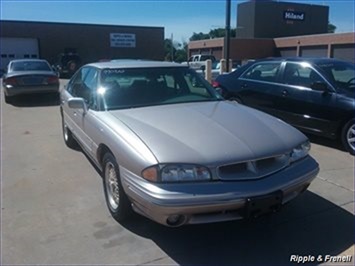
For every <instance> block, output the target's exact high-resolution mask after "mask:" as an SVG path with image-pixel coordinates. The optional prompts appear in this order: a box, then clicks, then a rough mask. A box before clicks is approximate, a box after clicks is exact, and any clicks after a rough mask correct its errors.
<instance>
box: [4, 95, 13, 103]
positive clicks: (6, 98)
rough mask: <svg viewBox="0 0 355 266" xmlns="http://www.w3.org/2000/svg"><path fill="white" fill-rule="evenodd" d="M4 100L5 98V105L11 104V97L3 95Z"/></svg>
mask: <svg viewBox="0 0 355 266" xmlns="http://www.w3.org/2000/svg"><path fill="white" fill-rule="evenodd" d="M4 98H5V103H12V99H13V98H12V97H10V96H6V95H5V94H4Z"/></svg>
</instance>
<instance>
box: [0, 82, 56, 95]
mask: <svg viewBox="0 0 355 266" xmlns="http://www.w3.org/2000/svg"><path fill="white" fill-rule="evenodd" d="M51 92H59V83H58V84H50V85H31V86H12V85H5V86H4V93H5V95H6V96H16V95H20V94H32V93H51Z"/></svg>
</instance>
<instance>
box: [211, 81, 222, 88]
mask: <svg viewBox="0 0 355 266" xmlns="http://www.w3.org/2000/svg"><path fill="white" fill-rule="evenodd" d="M212 86H213V88H218V87H220V84H219V83H218V82H217V81H212Z"/></svg>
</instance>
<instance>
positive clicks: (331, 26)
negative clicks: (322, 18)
mask: <svg viewBox="0 0 355 266" xmlns="http://www.w3.org/2000/svg"><path fill="white" fill-rule="evenodd" d="M336 29H337V27H336V26H335V25H333V24H332V23H330V22H328V33H334V32H335V30H336Z"/></svg>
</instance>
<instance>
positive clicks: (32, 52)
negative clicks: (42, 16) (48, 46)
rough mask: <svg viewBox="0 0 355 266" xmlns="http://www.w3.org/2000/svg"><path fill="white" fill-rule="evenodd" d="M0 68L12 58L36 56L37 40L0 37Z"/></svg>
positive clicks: (37, 55) (37, 54)
mask: <svg viewBox="0 0 355 266" xmlns="http://www.w3.org/2000/svg"><path fill="white" fill-rule="evenodd" d="M0 43H1V45H0V46H1V66H0V67H1V69H4V68H5V67H6V66H7V64H8V63H9V62H10V61H11V60H14V59H23V58H38V57H39V53H38V40H37V39H34V38H5V37H2V38H0Z"/></svg>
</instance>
